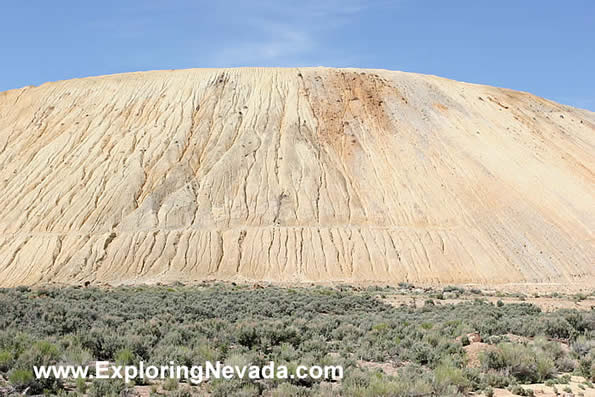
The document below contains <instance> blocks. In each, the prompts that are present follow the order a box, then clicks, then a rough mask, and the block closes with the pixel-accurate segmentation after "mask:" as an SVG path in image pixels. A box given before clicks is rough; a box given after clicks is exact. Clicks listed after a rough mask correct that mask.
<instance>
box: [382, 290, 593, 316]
mask: <svg viewBox="0 0 595 397" xmlns="http://www.w3.org/2000/svg"><path fill="white" fill-rule="evenodd" d="M381 299H382V300H384V301H385V302H387V303H389V304H391V305H394V306H400V305H413V304H415V306H416V307H421V306H423V305H424V304H425V301H426V300H427V299H429V298H428V296H427V295H416V294H405V295H386V296H385V297H384V298H381ZM475 299H482V300H485V301H488V302H492V303H494V304H496V303H497V302H498V301H502V302H503V303H505V304H507V303H522V302H525V303H532V304H534V305H536V306H539V307H540V308H541V309H542V310H543V311H546V312H550V311H554V310H558V309H577V310H591V309H592V308H595V298H593V297H592V296H591V297H589V298H587V299H584V300H582V301H576V300H574V299H573V298H572V296H560V297H549V296H548V297H544V296H539V297H535V296H533V295H529V296H527V297H526V298H525V299H524V300H523V299H521V298H518V297H507V296H505V297H498V296H486V295H461V296H460V297H458V298H446V299H433V301H434V304H436V305H448V304H456V303H461V302H465V301H473V300H475Z"/></svg>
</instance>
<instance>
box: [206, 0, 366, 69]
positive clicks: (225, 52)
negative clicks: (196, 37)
mask: <svg viewBox="0 0 595 397" xmlns="http://www.w3.org/2000/svg"><path fill="white" fill-rule="evenodd" d="M284 3H285V2H270V1H266V0H262V1H256V2H253V3H250V5H251V8H250V9H248V10H245V11H246V12H247V15H238V17H237V18H235V19H234V20H233V22H234V23H235V24H236V25H235V28H236V29H237V28H241V29H242V30H244V31H245V32H246V35H245V38H241V37H240V38H239V40H234V42H233V44H230V45H229V46H227V45H225V43H220V44H219V47H220V48H219V49H218V50H216V51H215V52H214V53H212V54H211V56H210V57H209V58H210V59H209V61H208V62H209V63H210V64H212V66H223V67H226V66H247V65H261V66H270V65H278V66H290V65H291V66H306V65H313V64H322V63H324V62H330V63H335V64H336V62H337V61H342V62H344V61H345V60H346V57H345V55H344V54H334V55H333V54H331V53H332V49H330V50H329V49H328V48H327V46H325V39H326V36H327V35H328V34H329V33H331V32H333V31H336V30H338V29H340V28H341V27H343V26H344V25H345V24H346V23H348V22H349V21H350V20H351V19H353V18H354V17H356V16H357V14H358V13H359V12H361V11H362V10H363V8H364V6H363V3H361V2H360V1H359V0H357V1H356V0H345V1H337V0H330V1H312V0H305V1H301V2H291V3H289V5H288V4H284ZM203 60H204V59H203Z"/></svg>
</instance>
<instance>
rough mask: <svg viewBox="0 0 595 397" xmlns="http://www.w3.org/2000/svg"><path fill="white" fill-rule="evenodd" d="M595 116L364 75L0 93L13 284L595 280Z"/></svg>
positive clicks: (194, 79)
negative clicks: (594, 233) (594, 171)
mask: <svg viewBox="0 0 595 397" xmlns="http://www.w3.org/2000/svg"><path fill="white" fill-rule="evenodd" d="M594 132H595V115H594V114H593V113H591V112H588V111H583V110H578V109H574V108H570V107H567V106H562V105H559V104H556V103H553V102H550V101H547V100H544V99H541V98H538V97H535V96H532V95H530V94H526V93H520V92H515V91H510V90H505V89H497V88H492V87H486V86H478V85H471V84H465V83H459V82H454V81H450V80H446V79H441V78H438V77H433V76H424V75H416V74H408V73H401V72H389V71H377V70H356V69H327V68H306V69H267V68H248V69H221V70H215V69H213V70H207V69H194V70H182V71H160V72H144V73H132V74H124V75H114V76H104V77H95V78H86V79H78V80H70V81H63V82H56V83H48V84H44V85H42V86H40V87H29V88H24V89H21V90H13V91H8V92H4V93H0V285H2V286H13V285H18V284H34V283H45V282H51V281H57V282H66V283H81V282H84V281H92V282H112V283H114V282H151V281H169V280H184V281H193V280H200V279H205V278H209V279H212V278H216V279H239V280H242V279H258V280H273V281H348V282H358V281H374V282H383V283H384V282H396V281H410V282H418V283H419V282H422V283H438V282H440V283H462V282H479V283H504V282H525V281H530V282H548V281H550V282H565V283H569V282H576V281H585V280H587V281H588V280H592V279H593V278H594V277H593V276H594V266H593V263H594V258H595V247H594V244H593V227H594V225H595V218H594V216H593V214H595V200H594V198H595V188H594V185H595V184H594V182H595V177H594V174H593V169H594V164H593V162H594V157H593V153H595V148H594V146H595V136H594Z"/></svg>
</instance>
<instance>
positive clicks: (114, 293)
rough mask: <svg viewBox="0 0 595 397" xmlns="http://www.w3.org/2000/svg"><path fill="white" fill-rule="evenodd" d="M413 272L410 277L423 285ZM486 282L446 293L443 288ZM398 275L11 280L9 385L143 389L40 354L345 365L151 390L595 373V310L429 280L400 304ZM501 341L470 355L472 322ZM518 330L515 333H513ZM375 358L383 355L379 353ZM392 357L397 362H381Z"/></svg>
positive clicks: (425, 389)
mask: <svg viewBox="0 0 595 397" xmlns="http://www.w3.org/2000/svg"><path fill="white" fill-rule="evenodd" d="M411 288H412V287H411V286H409V285H402V286H401V289H411ZM453 292H454V293H457V294H472V293H475V294H477V297H476V298H475V299H474V300H469V301H466V302H463V303H458V304H437V303H438V302H439V299H440V297H441V296H440V295H441V294H444V293H453ZM397 293H399V289H398V288H389V287H387V288H378V287H374V288H368V289H357V288H352V287H347V286H345V287H337V288H330V287H309V288H305V287H304V288H282V287H266V288H257V289H254V288H252V287H251V286H247V285H240V286H238V285H230V284H211V285H206V284H205V285H202V286H183V285H174V286H151V287H149V286H135V287H118V288H110V289H98V288H75V287H67V288H45V289H44V288H41V289H29V288H24V287H21V288H16V289H0V377H1V378H0V395H1V394H2V393H4V394H11V393H17V392H23V391H25V392H26V393H28V394H39V393H45V394H58V395H65V394H70V395H90V396H108V395H127V394H128V395H132V393H134V392H135V390H136V391H138V390H139V387H138V385H137V387H136V389H135V387H134V385H124V384H123V383H121V382H116V381H98V380H96V381H93V382H89V383H85V382H83V381H76V380H72V381H65V382H62V381H57V380H43V381H41V380H36V379H34V377H33V372H32V366H33V365H42V364H43V365H48V364H53V363H59V364H75V365H76V364H87V363H91V362H93V361H96V360H107V361H111V362H115V363H119V364H133V363H136V362H139V361H144V362H146V363H156V364H163V363H168V362H170V361H172V360H173V361H175V362H176V363H178V364H185V365H188V366H190V365H199V364H202V363H204V362H205V361H207V360H208V361H216V360H220V361H222V362H226V363H231V364H234V365H238V364H250V363H252V364H256V365H263V364H265V363H268V362H269V361H274V362H275V363H276V364H277V365H279V364H284V365H287V366H288V367H289V368H290V369H291V368H295V367H296V366H297V365H300V364H303V365H333V364H334V365H343V366H344V368H345V377H344V378H343V379H342V380H341V381H337V382H327V381H317V380H316V381H315V380H312V379H305V380H297V379H296V380H291V381H280V380H259V381H256V382H251V381H249V380H239V379H234V380H231V381H229V380H225V381H218V380H217V381H214V380H211V381H208V382H206V383H204V384H201V385H200V386H191V385H189V384H187V383H186V382H184V381H182V382H181V383H180V384H178V383H177V382H173V381H167V382H165V383H160V384H159V385H152V386H151V385H147V388H148V389H152V391H151V393H152V394H153V395H164V394H165V395H175V396H183V395H191V393H197V394H198V393H201V395H202V394H207V395H212V396H233V395H241V396H252V395H271V396H294V395H295V396H310V395H315V396H316V395H321V396H335V395H336V396H339V395H341V396H370V397H372V396H425V395H427V396H430V395H435V396H448V395H466V394H469V393H470V392H473V391H475V392H477V391H483V393H484V394H486V395H490V394H491V390H492V389H493V388H497V387H498V388H502V387H507V388H509V389H510V390H513V391H515V392H517V393H527V394H528V393H530V392H525V391H524V389H523V388H522V387H520V386H518V385H520V384H527V383H532V382H550V384H551V385H554V384H559V385H558V389H560V390H563V389H564V386H563V384H564V382H565V380H566V381H567V378H565V377H564V376H560V374H563V373H565V374H568V373H572V374H575V375H580V376H583V377H585V378H586V379H587V382H585V384H584V386H583V387H584V388H585V389H586V390H587V389H589V388H592V384H591V383H590V382H593V381H595V379H593V378H594V377H595V338H594V336H595V311H593V310H590V311H577V310H570V309H563V310H558V311H554V312H549V313H544V312H542V311H541V309H539V308H538V307H537V306H534V305H532V304H530V303H516V304H504V303H502V302H498V303H496V304H494V303H493V302H492V303H488V302H486V301H484V300H482V296H481V294H479V293H478V291H473V292H469V291H464V290H462V289H457V288H445V289H444V290H443V291H431V292H428V294H427V296H426V297H425V298H424V299H425V305H424V306H423V307H414V306H413V305H402V306H398V307H395V306H392V305H389V304H387V303H384V301H383V297H385V296H386V295H390V294H397ZM473 331H476V332H478V333H480V335H481V337H482V339H483V341H484V342H486V343H488V344H490V345H491V346H490V349H487V350H485V352H483V353H481V354H480V364H479V365H476V366H475V367H469V365H468V357H467V354H466V352H465V348H464V346H465V345H468V344H469V343H470V341H469V338H467V337H466V335H467V334H468V333H470V332H473ZM511 335H514V336H515V337H514V338H511ZM376 363H379V364H382V365H376ZM387 364H388V366H389V367H390V368H391V369H392V370H391V371H383V370H382V368H386V366H387Z"/></svg>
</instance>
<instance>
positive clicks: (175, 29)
mask: <svg viewBox="0 0 595 397" xmlns="http://www.w3.org/2000/svg"><path fill="white" fill-rule="evenodd" d="M0 43H1V52H0V54H1V57H2V58H1V59H0V65H1V66H0V68H1V69H0V71H1V73H0V91H2V90H7V89H11V88H18V87H22V86H25V85H30V84H33V85H38V84H41V83H43V82H46V81H54V80H63V79H69V78H74V77H85V76H91V75H100V74H110V73H120V72H131V71H139V70H153V69H182V68H192V67H230V66H319V65H323V66H343V67H365V68H383V69H393V70H404V71H410V72H417V73H429V74H435V75H439V76H443V77H448V78H452V79H456V80H462V81H469V82H474V83H482V84H489V85H495V86H500V87H508V88H513V89H518V90H523V91H529V92H532V93H534V94H537V95H540V96H543V97H546V98H550V99H553V100H555V101H558V102H562V103H565V104H569V105H573V106H578V107H582V108H587V109H590V110H595V76H594V71H595V1H593V0H568V1H565V2H562V1H550V0H525V1H518V0H517V1H512V0H499V1H496V2H495V1H487V0H459V1H457V0H453V1H443V0H440V1H439V0H435V1H430V0H426V1H422V0H394V1H386V0H369V1H363V0H328V1H325V0H317V1H312V0H300V1H284V0H253V1H232V0H221V1H217V0H211V1H189V0H184V1H182V0H180V1H176V0H172V1H165V0H161V1H157V0H144V1H125V0H119V1H111V0H105V1H80V0H77V1H74V0H64V1H61V0H55V1H10V2H9V1H5V2H3V4H2V7H1V12H0Z"/></svg>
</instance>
